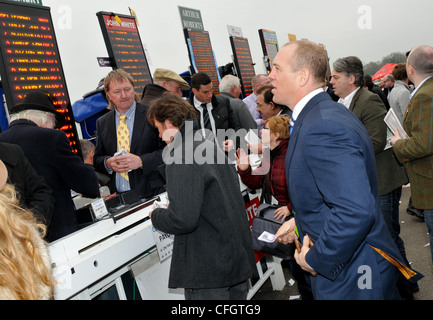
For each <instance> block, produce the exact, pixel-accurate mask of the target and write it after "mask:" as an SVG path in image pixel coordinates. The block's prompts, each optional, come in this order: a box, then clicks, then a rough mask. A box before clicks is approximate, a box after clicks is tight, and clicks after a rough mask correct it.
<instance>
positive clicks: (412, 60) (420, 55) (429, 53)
mask: <svg viewBox="0 0 433 320" xmlns="http://www.w3.org/2000/svg"><path fill="white" fill-rule="evenodd" d="M407 63H408V64H410V65H411V66H412V67H413V68H414V69H415V71H416V72H417V73H418V74H421V75H425V76H430V75H433V48H432V47H430V46H427V45H421V46H418V47H416V48H414V49H413V50H412V51H411V52H410V54H409V57H408V59H407Z"/></svg>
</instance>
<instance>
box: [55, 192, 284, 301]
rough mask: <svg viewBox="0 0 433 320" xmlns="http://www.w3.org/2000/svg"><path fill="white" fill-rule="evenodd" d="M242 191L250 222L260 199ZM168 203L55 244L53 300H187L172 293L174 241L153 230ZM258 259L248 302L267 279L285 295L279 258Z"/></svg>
mask: <svg viewBox="0 0 433 320" xmlns="http://www.w3.org/2000/svg"><path fill="white" fill-rule="evenodd" d="M241 186H242V191H243V194H244V195H245V199H248V200H246V204H245V207H246V210H247V214H248V219H249V220H250V223H252V219H253V218H254V217H255V216H256V214H257V208H258V205H259V197H260V194H259V193H257V194H251V193H249V191H248V190H247V188H246V187H245V186H244V185H242V184H241ZM167 203H168V198H167V195H166V194H162V195H160V196H159V197H157V198H155V199H152V200H149V201H147V202H144V203H140V204H138V205H136V206H133V207H131V208H130V209H128V210H126V211H124V212H121V213H119V214H117V215H115V216H110V217H109V218H106V219H103V220H101V221H98V222H96V223H93V224H91V225H90V226H88V227H86V228H84V229H81V230H80V231H78V232H76V233H73V234H71V235H68V236H66V237H64V238H62V239H59V240H58V241H56V242H53V243H51V244H50V245H49V253H50V256H51V261H52V264H53V275H54V278H55V280H56V285H55V291H54V293H55V299H56V300H65V299H73V300H91V299H120V300H127V299H138V298H140V299H143V300H183V299H184V294H183V289H177V290H172V289H169V288H168V277H169V270H170V262H171V250H172V241H173V239H174V237H173V236H170V235H167V234H163V233H160V232H159V231H157V230H155V229H154V228H153V226H152V223H151V220H150V219H149V218H148V215H149V212H151V211H152V210H153V209H154V205H156V204H159V205H164V204H167ZM256 260H257V270H258V274H259V277H258V278H257V279H252V280H251V281H250V290H249V294H248V299H251V298H252V297H253V296H254V294H255V293H256V292H257V291H258V290H259V289H260V287H261V286H262V285H263V284H264V283H265V282H266V281H267V280H268V279H269V278H270V279H271V282H272V286H273V289H274V290H283V288H284V286H285V284H286V281H285V278H284V274H283V271H282V268H281V259H278V258H275V257H272V256H265V257H264V256H261V255H257V259H256ZM131 285H132V288H130V287H131ZM137 291H138V292H139V295H140V297H137V295H136V294H135V293H134V292H137Z"/></svg>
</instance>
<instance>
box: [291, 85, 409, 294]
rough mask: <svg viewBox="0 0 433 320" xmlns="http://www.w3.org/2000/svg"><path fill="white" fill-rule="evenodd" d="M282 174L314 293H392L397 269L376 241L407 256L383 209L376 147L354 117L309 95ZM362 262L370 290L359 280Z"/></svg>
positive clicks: (390, 251) (328, 101)
mask: <svg viewBox="0 0 433 320" xmlns="http://www.w3.org/2000/svg"><path fill="white" fill-rule="evenodd" d="M286 174H287V181H288V188H289V193H290V197H291V203H292V209H293V210H294V211H295V218H296V224H297V227H298V229H299V232H300V239H301V240H302V239H303V237H304V235H306V234H308V235H309V236H310V238H311V239H312V241H313V242H314V246H313V247H312V248H311V250H310V251H309V252H308V253H307V255H306V261H307V263H308V264H309V265H310V266H311V267H312V268H313V269H314V270H315V271H317V272H318V274H319V275H318V276H317V277H312V278H311V279H312V288H313V294H314V297H315V298H316V299H392V298H397V297H398V294H397V293H396V287H395V279H396V278H395V277H396V276H398V273H397V269H396V268H394V266H393V265H392V264H391V263H389V262H388V261H386V260H385V259H384V258H383V257H382V256H381V255H379V254H378V253H377V252H376V251H375V250H374V249H373V247H374V248H377V249H380V250H382V251H383V252H385V253H386V254H387V255H388V256H390V257H392V258H394V259H395V260H397V261H399V262H400V263H401V264H404V262H403V261H404V260H403V259H402V257H401V255H400V253H399V251H398V249H397V247H396V245H395V243H394V241H393V240H392V238H391V235H390V234H389V231H388V229H387V227H386V225H385V222H384V219H383V216H382V213H381V211H380V204H379V201H378V182H377V173H376V162H375V154H374V150H373V145H372V142H371V139H370V136H369V135H368V133H367V131H366V129H365V127H364V125H363V124H362V123H361V122H360V121H359V120H358V119H357V117H356V116H355V115H354V114H353V113H352V112H350V111H349V110H348V109H347V108H345V107H344V106H342V105H341V104H338V103H335V102H333V101H332V99H331V98H330V97H329V95H328V94H326V93H320V94H318V95H317V96H315V97H314V98H313V99H311V100H310V102H308V103H307V105H306V106H305V108H304V109H303V110H302V112H301V113H300V115H299V117H298V119H296V124H295V127H294V131H293V133H292V135H291V137H290V143H289V149H288V152H287V158H286ZM367 267H368V268H369V269H368V271H369V272H368V275H367V276H370V278H369V280H370V281H369V283H371V284H372V288H371V289H365V288H363V287H362V286H360V285H359V283H362V281H363V279H362V276H363V275H364V272H365V270H367V269H366V268H367ZM414 277H417V275H414Z"/></svg>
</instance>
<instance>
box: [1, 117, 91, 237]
mask: <svg viewBox="0 0 433 320" xmlns="http://www.w3.org/2000/svg"><path fill="white" fill-rule="evenodd" d="M0 141H2V142H9V143H12V144H17V145H19V146H20V147H21V149H23V151H24V154H25V156H26V158H27V159H28V160H29V161H30V163H31V164H32V166H33V168H34V169H35V170H36V172H37V173H38V174H39V175H41V176H42V177H43V178H44V179H45V181H46V182H47V184H48V185H49V186H50V187H51V189H52V190H53V196H54V198H55V201H56V203H55V207H54V216H53V218H52V221H51V225H50V226H49V228H48V235H47V240H48V241H49V242H52V241H54V240H57V239H59V238H61V237H64V236H66V235H68V234H70V233H72V232H75V231H77V230H78V222H77V218H76V216H75V213H74V203H73V201H72V198H71V189H72V190H74V191H76V192H79V193H81V194H82V195H83V196H85V197H88V198H97V197H99V196H100V195H99V185H98V178H97V176H96V174H95V172H94V170H93V168H92V167H91V166H90V165H86V164H85V163H84V162H83V160H82V159H81V158H80V157H79V156H78V155H76V154H75V153H74V152H73V151H72V147H71V145H70V142H69V139H68V138H67V137H66V135H65V133H64V132H62V131H58V130H53V129H45V128H41V127H38V126H37V125H36V124H35V123H34V122H32V121H29V120H16V121H13V122H12V123H11V124H10V126H9V128H8V129H7V130H6V131H5V132H3V133H2V134H0Z"/></svg>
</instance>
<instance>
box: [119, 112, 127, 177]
mask: <svg viewBox="0 0 433 320" xmlns="http://www.w3.org/2000/svg"><path fill="white" fill-rule="evenodd" d="M119 120H120V121H119V127H118V128H117V146H118V148H119V151H120V150H122V149H123V150H125V151H126V153H129V151H130V145H129V129H128V126H127V125H126V116H125V115H124V114H121V115H120V116H119ZM120 175H121V176H122V177H123V178H124V179H125V180H126V181H129V176H128V172H125V173H121V174H120Z"/></svg>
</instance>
